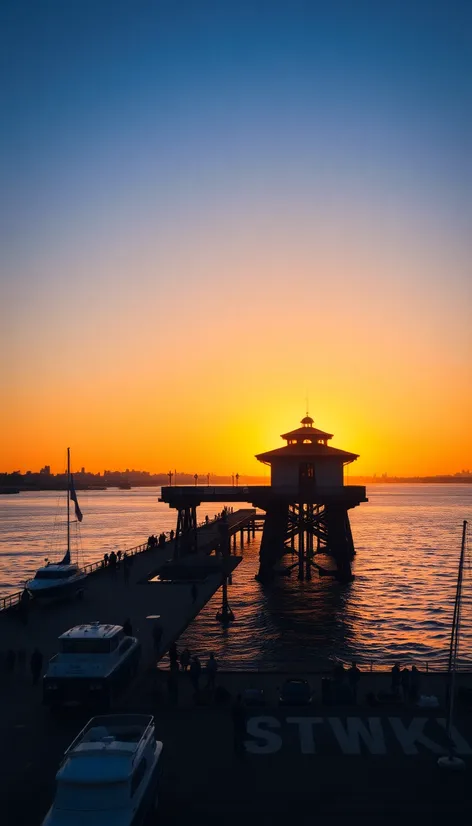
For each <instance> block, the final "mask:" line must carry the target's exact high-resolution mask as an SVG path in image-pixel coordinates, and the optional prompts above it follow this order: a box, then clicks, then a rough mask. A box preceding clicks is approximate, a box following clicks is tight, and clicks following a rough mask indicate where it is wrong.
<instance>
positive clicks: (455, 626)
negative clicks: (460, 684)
mask: <svg viewBox="0 0 472 826" xmlns="http://www.w3.org/2000/svg"><path fill="white" fill-rule="evenodd" d="M466 540H467V521H466V520H464V522H463V524H462V543H461V555H460V559H459V572H458V575H457V586H456V599H455V602H454V615H453V618H452V631H451V642H450V647H449V667H448V677H449V681H448V689H447V692H448V693H447V701H448V703H447V704H448V709H447V719H446V733H447V738H448V743H449V751H448V754H446V755H444V756H443V757H440V758H439V760H438V765H439V766H441V767H442V768H446V769H455V770H457V769H463V768H464V767H465V763H464V761H463V760H461V758H460V757H457V755H456V754H455V753H454V745H453V739H452V726H453V723H454V690H455V684H456V669H457V652H458V647H459V632H460V624H461V607H462V580H463V574H464V562H465V548H466Z"/></svg>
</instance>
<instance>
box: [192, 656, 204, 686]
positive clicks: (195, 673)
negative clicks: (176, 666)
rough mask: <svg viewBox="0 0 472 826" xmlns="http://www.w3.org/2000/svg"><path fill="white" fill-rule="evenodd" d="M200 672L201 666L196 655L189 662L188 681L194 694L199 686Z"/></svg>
mask: <svg viewBox="0 0 472 826" xmlns="http://www.w3.org/2000/svg"><path fill="white" fill-rule="evenodd" d="M201 673H202V666H201V663H200V660H199V659H198V657H193V659H192V662H191V663H190V681H191V683H192V686H193V690H194V692H195V694H196V695H197V694H198V690H199V688H200V674H201Z"/></svg>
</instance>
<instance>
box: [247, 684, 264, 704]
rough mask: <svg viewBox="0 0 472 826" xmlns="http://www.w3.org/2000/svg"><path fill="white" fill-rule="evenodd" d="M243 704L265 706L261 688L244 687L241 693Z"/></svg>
mask: <svg viewBox="0 0 472 826" xmlns="http://www.w3.org/2000/svg"><path fill="white" fill-rule="evenodd" d="M242 702H243V705H244V706H249V707H256V706H259V707H260V706H265V704H266V702H265V695H264V689H263V688H245V689H244V691H243V693H242Z"/></svg>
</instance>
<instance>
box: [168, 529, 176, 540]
mask: <svg viewBox="0 0 472 826" xmlns="http://www.w3.org/2000/svg"><path fill="white" fill-rule="evenodd" d="M174 536H175V532H174V531H171V532H170V534H169V537H170V541H171V542H173V540H174Z"/></svg>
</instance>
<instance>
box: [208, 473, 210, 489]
mask: <svg viewBox="0 0 472 826" xmlns="http://www.w3.org/2000/svg"><path fill="white" fill-rule="evenodd" d="M207 485H208V487H210V474H209V473H207Z"/></svg>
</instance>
